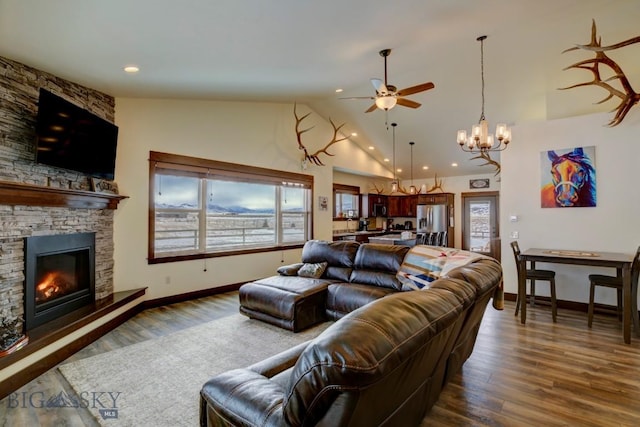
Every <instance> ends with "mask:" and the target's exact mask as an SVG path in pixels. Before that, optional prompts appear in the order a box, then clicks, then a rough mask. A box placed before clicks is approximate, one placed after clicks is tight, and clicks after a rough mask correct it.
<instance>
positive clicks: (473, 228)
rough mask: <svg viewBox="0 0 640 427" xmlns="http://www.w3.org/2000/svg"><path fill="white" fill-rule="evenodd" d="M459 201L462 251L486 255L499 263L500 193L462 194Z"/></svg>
mask: <svg viewBox="0 0 640 427" xmlns="http://www.w3.org/2000/svg"><path fill="white" fill-rule="evenodd" d="M461 199H462V206H463V210H462V249H465V250H468V251H473V252H478V253H481V254H483V255H488V256H490V257H493V258H495V259H497V260H498V261H500V229H499V221H498V213H499V208H498V207H499V204H498V203H499V201H500V193H499V192H497V191H483V192H473V193H462V194H461Z"/></svg>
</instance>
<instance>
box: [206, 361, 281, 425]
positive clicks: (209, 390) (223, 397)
mask: <svg viewBox="0 0 640 427" xmlns="http://www.w3.org/2000/svg"><path fill="white" fill-rule="evenodd" d="M283 398H284V389H283V388H282V386H281V385H279V384H278V383H277V382H275V381H271V380H270V379H269V378H266V377H264V376H262V375H260V374H258V373H256V372H254V371H252V370H250V369H246V368H243V369H234V370H231V371H228V372H225V373H222V374H219V375H216V376H215V377H213V378H212V379H210V380H209V381H207V382H206V383H205V384H204V386H203V387H202V389H201V390H200V425H201V426H229V425H252V426H253V425H256V426H257V425H260V426H282V425H286V423H285V421H284V418H283V412H282V401H283Z"/></svg>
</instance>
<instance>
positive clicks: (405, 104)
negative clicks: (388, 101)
mask: <svg viewBox="0 0 640 427" xmlns="http://www.w3.org/2000/svg"><path fill="white" fill-rule="evenodd" d="M396 103H397V104H398V105H402V106H403V107H409V108H418V107H419V106H421V105H422V104H420V103H419V102H416V101H412V100H410V99H406V98H400V97H397V98H396Z"/></svg>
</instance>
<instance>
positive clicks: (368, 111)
mask: <svg viewBox="0 0 640 427" xmlns="http://www.w3.org/2000/svg"><path fill="white" fill-rule="evenodd" d="M377 109H378V106H377V105H376V104H373V105H372V106H371V107H369V108H368V109H367V111H365V113H370V112H372V111H376V110H377Z"/></svg>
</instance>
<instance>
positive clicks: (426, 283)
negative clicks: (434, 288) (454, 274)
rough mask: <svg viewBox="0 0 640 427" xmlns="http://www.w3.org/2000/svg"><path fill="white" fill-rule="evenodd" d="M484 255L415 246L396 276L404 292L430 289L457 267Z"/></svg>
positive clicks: (451, 249) (450, 249)
mask: <svg viewBox="0 0 640 427" xmlns="http://www.w3.org/2000/svg"><path fill="white" fill-rule="evenodd" d="M483 257H484V255H481V254H477V253H474V252H469V251H462V250H459V249H453V248H442V247H438V246H414V247H413V248H411V249H410V250H409V252H408V253H407V255H406V256H405V258H404V261H403V262H402V265H401V266H400V269H399V270H398V273H397V274H396V277H397V278H398V280H399V281H400V282H401V283H402V290H403V291H408V290H420V289H429V288H430V287H431V282H433V281H434V280H437V279H439V278H440V277H444V276H445V275H446V274H447V273H448V272H449V271H451V270H453V269H454V268H456V267H460V266H462V265H465V264H468V263H470V262H473V261H475V260H478V259H480V258H483Z"/></svg>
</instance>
